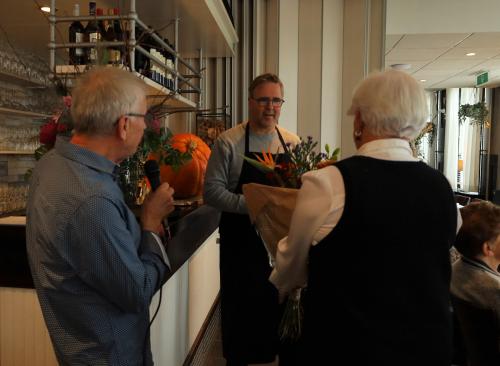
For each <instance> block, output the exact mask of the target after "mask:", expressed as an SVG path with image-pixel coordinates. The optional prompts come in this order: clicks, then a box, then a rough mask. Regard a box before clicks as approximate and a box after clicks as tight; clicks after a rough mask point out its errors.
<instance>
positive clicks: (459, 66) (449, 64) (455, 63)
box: [425, 58, 482, 73]
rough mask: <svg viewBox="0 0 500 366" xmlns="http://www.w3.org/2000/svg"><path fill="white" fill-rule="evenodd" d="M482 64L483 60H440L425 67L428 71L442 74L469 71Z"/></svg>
mask: <svg viewBox="0 0 500 366" xmlns="http://www.w3.org/2000/svg"><path fill="white" fill-rule="evenodd" d="M480 63H482V61H481V60H475V59H470V60H446V59H442V58H438V59H437V60H436V61H434V62H431V63H430V64H428V65H426V66H425V69H426V70H437V71H440V72H447V73H453V72H460V71H462V70H466V69H469V68H471V67H473V66H475V65H478V64H480Z"/></svg>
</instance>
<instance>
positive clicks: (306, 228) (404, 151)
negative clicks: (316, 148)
mask: <svg viewBox="0 0 500 366" xmlns="http://www.w3.org/2000/svg"><path fill="white" fill-rule="evenodd" d="M356 155H360V156H367V157H371V158H376V159H381V160H391V161H418V159H416V158H415V157H413V154H412V150H411V148H410V145H409V143H408V141H406V140H402V139H395V138H392V139H381V140H375V141H371V142H368V143H366V144H364V145H363V146H361V147H360V148H359V150H358V151H357V152H356ZM344 203H345V188H344V180H343V179H342V174H341V173H340V171H339V170H338V168H337V167H335V166H330V167H326V168H323V169H319V170H314V171H311V172H308V173H306V174H304V175H303V176H302V188H301V189H300V191H299V194H298V197H297V203H296V206H295V210H294V213H293V216H292V221H291V225H290V231H289V233H288V236H287V237H284V238H283V239H282V240H281V241H280V242H279V244H278V250H277V253H276V265H275V268H274V270H273V272H272V273H271V276H270V277H269V280H270V281H271V282H272V283H273V284H274V285H275V286H276V288H277V289H278V290H279V292H280V296H281V297H283V296H284V295H285V294H287V293H289V292H290V291H291V290H293V289H295V288H298V287H304V286H305V285H306V284H307V261H308V256H309V249H310V246H311V245H316V244H317V243H318V242H320V241H321V239H323V238H324V237H325V236H327V235H328V234H329V233H330V232H331V231H332V230H333V228H334V227H335V226H336V225H337V223H338V222H339V220H340V217H341V216H342V212H343V211H344ZM458 217H459V219H460V220H459V221H460V223H457V230H458V228H459V227H460V226H461V217H460V215H458Z"/></svg>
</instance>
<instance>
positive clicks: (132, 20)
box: [48, 0, 203, 108]
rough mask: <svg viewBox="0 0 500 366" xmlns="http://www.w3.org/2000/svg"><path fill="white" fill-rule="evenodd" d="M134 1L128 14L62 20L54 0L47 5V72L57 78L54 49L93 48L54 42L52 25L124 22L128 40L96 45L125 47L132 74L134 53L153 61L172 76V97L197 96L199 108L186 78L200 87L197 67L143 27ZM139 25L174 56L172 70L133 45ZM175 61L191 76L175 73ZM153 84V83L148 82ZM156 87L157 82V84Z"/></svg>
mask: <svg viewBox="0 0 500 366" xmlns="http://www.w3.org/2000/svg"><path fill="white" fill-rule="evenodd" d="M135 4H136V1H135V0H131V1H130V12H129V13H128V14H127V15H103V16H65V17H58V16H56V14H55V9H56V0H51V2H50V15H49V27H50V38H49V39H50V40H49V45H48V47H49V52H50V55H49V56H50V58H49V65H50V69H51V70H52V72H53V73H54V75H57V73H56V61H55V58H56V57H55V53H56V49H59V48H77V47H78V48H90V47H95V46H96V43H93V42H84V43H70V42H68V43H56V38H55V36H56V24H57V23H70V22H73V21H75V20H80V21H82V20H83V21H89V20H116V19H118V20H128V21H129V24H130V36H129V39H128V40H126V41H115V42H107V41H99V43H98V44H99V46H101V47H108V46H126V48H127V52H128V56H129V58H128V59H129V61H130V64H129V65H128V67H129V68H130V71H132V72H134V71H135V52H136V51H138V52H140V53H141V54H143V55H144V56H145V57H147V58H149V59H150V60H151V61H153V62H154V63H155V64H157V65H158V66H159V67H161V68H163V69H164V70H166V71H168V72H170V73H171V74H172V75H173V76H174V90H173V91H172V92H173V97H174V98H175V96H176V95H180V94H198V96H199V98H198V102H197V107H198V108H200V106H201V102H202V99H203V98H202V88H201V87H197V86H195V85H193V83H192V82H191V81H190V79H192V78H195V79H199V80H200V85H203V77H202V73H201V70H202V68H201V66H200V69H199V70H196V69H195V68H194V67H193V66H191V65H190V64H189V63H188V62H187V61H186V60H184V59H183V58H182V57H181V56H180V55H179V53H177V51H175V50H174V49H172V48H171V47H170V46H169V45H168V44H167V43H165V42H164V41H163V39H161V38H160V37H158V36H157V35H156V34H155V33H153V32H154V30H153V29H152V28H149V27H148V26H147V25H145V24H144V23H143V22H142V21H141V20H140V19H139V17H138V15H137V13H136V7H135ZM136 24H137V26H139V27H140V28H141V29H142V30H143V31H144V32H146V33H149V34H150V35H151V36H152V37H153V39H154V40H155V41H156V42H158V44H159V45H160V46H161V47H163V48H164V49H165V50H167V51H168V52H170V53H171V54H172V55H173V56H174V57H175V62H174V68H171V67H169V66H168V65H167V64H166V63H164V62H162V61H161V60H160V59H159V58H157V57H155V56H153V55H151V54H150V53H149V52H148V51H147V50H145V49H144V48H143V47H141V46H140V45H138V44H137V42H136V39H135V26H136ZM174 26H175V28H174V45H175V47H176V48H177V49H178V48H179V47H178V41H179V37H178V30H179V19H177V18H176V19H175V23H174ZM199 54H200V62H199V65H202V60H201V57H202V54H203V53H202V50H200V52H199ZM179 62H180V63H181V64H183V65H184V66H185V67H186V68H187V69H189V70H190V71H191V72H192V73H193V74H192V75H182V74H181V73H179V71H178V66H179ZM152 81H153V82H154V80H152ZM157 84H158V83H157ZM180 84H186V85H187V86H188V87H189V88H186V89H181V88H180V87H179V85H180ZM162 88H163V86H162V85H161V84H158V89H159V90H161V89H162Z"/></svg>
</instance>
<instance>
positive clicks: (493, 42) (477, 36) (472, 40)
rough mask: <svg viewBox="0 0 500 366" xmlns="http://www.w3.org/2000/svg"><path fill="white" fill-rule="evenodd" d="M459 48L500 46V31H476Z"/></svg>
mask: <svg viewBox="0 0 500 366" xmlns="http://www.w3.org/2000/svg"><path fill="white" fill-rule="evenodd" d="M457 47H458V48H498V47H500V32H485V33H474V34H472V35H471V36H470V37H469V38H467V39H465V40H464V41H463V42H461V43H460V44H459V45H457Z"/></svg>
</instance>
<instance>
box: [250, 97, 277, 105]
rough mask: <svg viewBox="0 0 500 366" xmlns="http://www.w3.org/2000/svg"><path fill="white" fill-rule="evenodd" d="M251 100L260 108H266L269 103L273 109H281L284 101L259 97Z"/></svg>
mask: <svg viewBox="0 0 500 366" xmlns="http://www.w3.org/2000/svg"><path fill="white" fill-rule="evenodd" d="M252 99H253V100H255V101H256V102H257V104H258V105H260V106H261V107H267V106H268V105H269V103H271V105H272V106H273V107H281V106H282V105H283V103H285V101H284V100H283V99H281V98H269V97H260V98H252Z"/></svg>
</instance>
